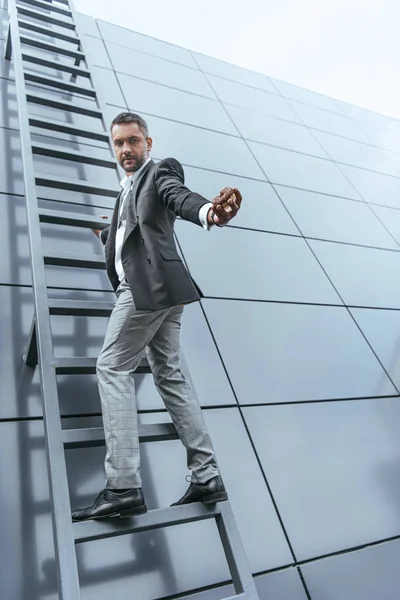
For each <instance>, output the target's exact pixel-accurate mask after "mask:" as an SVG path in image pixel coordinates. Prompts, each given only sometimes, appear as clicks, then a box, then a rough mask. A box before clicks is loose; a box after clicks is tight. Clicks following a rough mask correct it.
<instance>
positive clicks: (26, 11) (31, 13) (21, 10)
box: [17, 6, 76, 31]
mask: <svg viewBox="0 0 400 600" xmlns="http://www.w3.org/2000/svg"><path fill="white" fill-rule="evenodd" d="M17 9H18V14H19V15H23V16H24V17H29V18H30V19H36V20H37V21H44V22H45V23H51V24H52V25H57V26H58V27H64V29H70V30H72V31H75V29H76V25H75V23H72V22H69V21H62V20H61V19H57V18H56V17H52V16H51V15H48V14H45V13H40V12H36V11H35V10H31V9H30V8H25V7H24V6H17Z"/></svg>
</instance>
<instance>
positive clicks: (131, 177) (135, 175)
mask: <svg viewBox="0 0 400 600" xmlns="http://www.w3.org/2000/svg"><path fill="white" fill-rule="evenodd" d="M150 161H151V158H150V156H149V158H148V159H147V160H146V161H145V162H144V163H143V164H142V166H141V167H140V169H138V170H137V171H134V172H133V173H132V175H129V176H128V175H125V177H124V178H123V179H121V181H120V182H119V183H120V186H121V187H123V188H124V187H125V186H126V185H127V184H128V181H129V180H130V183H131V184H132V183H134V182H135V181H136V179H137V178H138V177H139V175H140V173H141V172H142V171H143V169H144V168H145V166H146V165H148V164H149V162H150Z"/></svg>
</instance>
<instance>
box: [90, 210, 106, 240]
mask: <svg viewBox="0 0 400 600" xmlns="http://www.w3.org/2000/svg"><path fill="white" fill-rule="evenodd" d="M98 218H99V219H108V216H107V215H99V217H98ZM92 231H93V233H95V234H96V235H97V237H98V238H99V237H100V234H101V232H102V231H103V230H102V229H92Z"/></svg>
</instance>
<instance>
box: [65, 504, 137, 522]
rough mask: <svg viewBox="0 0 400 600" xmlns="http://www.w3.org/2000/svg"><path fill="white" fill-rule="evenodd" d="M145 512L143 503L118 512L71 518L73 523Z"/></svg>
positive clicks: (131, 515) (130, 515)
mask: <svg viewBox="0 0 400 600" xmlns="http://www.w3.org/2000/svg"><path fill="white" fill-rule="evenodd" d="M145 513H147V506H146V505H145V504H144V505H143V506H134V507H133V508H129V509H127V510H121V511H118V512H113V513H110V514H108V515H99V516H98V517H88V518H87V519H72V522H73V523H84V522H85V521H100V520H102V519H110V518H112V517H121V518H124V517H133V516H135V515H144V514H145Z"/></svg>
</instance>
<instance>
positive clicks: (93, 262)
mask: <svg viewBox="0 0 400 600" xmlns="http://www.w3.org/2000/svg"><path fill="white" fill-rule="evenodd" d="M43 259H44V264H45V265H54V266H57V267H78V268H81V269H105V268H106V264H105V260H104V255H103V254H99V255H95V254H94V255H93V256H90V255H87V254H85V255H83V256H81V255H80V254H76V255H74V254H67V253H64V252H53V253H51V254H48V253H47V252H45V253H44V256H43Z"/></svg>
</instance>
